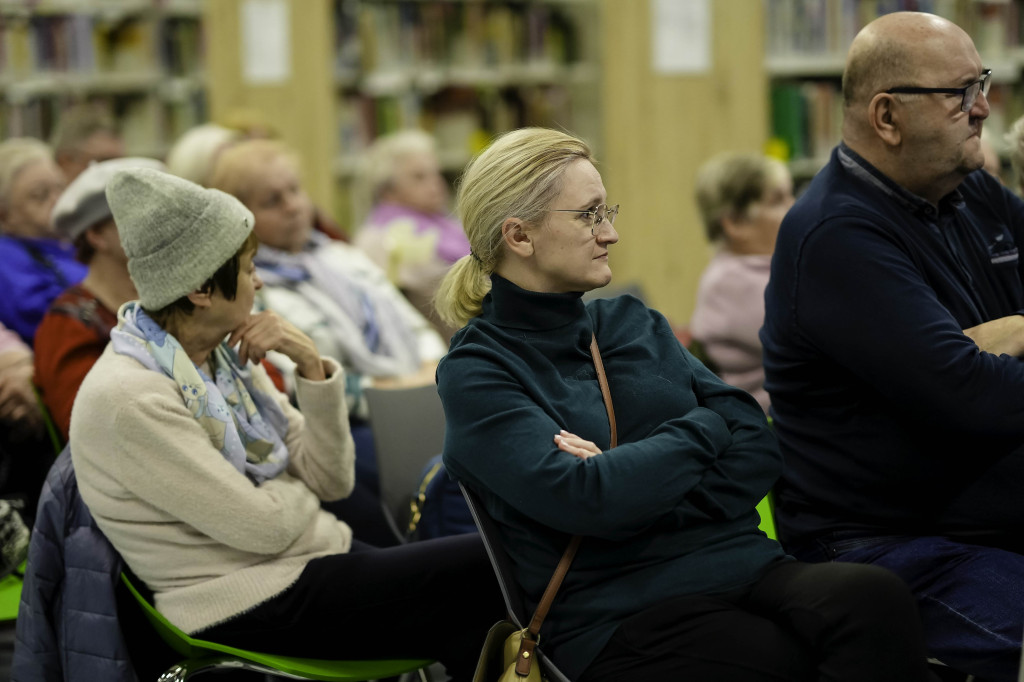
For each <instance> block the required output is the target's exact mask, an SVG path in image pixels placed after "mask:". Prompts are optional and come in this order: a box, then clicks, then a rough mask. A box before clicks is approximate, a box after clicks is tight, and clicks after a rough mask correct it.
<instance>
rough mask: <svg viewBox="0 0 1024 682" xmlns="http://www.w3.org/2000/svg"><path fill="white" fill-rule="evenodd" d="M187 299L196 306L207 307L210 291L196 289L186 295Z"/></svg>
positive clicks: (208, 305) (209, 302)
mask: <svg viewBox="0 0 1024 682" xmlns="http://www.w3.org/2000/svg"><path fill="white" fill-rule="evenodd" d="M188 300H189V301H191V302H192V305H194V306H195V307H197V308H209V307H210V304H211V301H210V292H205V291H202V290H200V289H196V290H195V291H193V292H192V293H190V294H189V295H188Z"/></svg>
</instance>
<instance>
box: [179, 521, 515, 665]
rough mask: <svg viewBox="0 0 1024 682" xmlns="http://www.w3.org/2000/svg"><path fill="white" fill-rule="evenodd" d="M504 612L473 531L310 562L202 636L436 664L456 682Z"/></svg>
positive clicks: (269, 647) (291, 651) (277, 648)
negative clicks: (286, 583) (292, 579)
mask: <svg viewBox="0 0 1024 682" xmlns="http://www.w3.org/2000/svg"><path fill="white" fill-rule="evenodd" d="M504 613H505V609H504V605H503V602H502V599H501V593H500V592H499V590H498V584H497V581H496V580H495V579H494V573H493V571H492V570H491V566H490V563H489V561H488V559H487V554H486V552H485V551H484V547H483V543H482V542H481V540H480V537H479V536H478V535H477V534H475V533H472V534H467V535H458V536H453V537H447V538H440V539H437V540H424V541H422V542H414V543H410V544H407V545H399V546H397V547H386V548H375V547H369V546H367V545H363V544H360V543H357V544H356V546H354V547H353V550H352V551H351V552H349V553H348V554H335V555H331V556H326V557H321V558H319V559H314V560H313V561H311V562H310V563H309V565H307V566H306V568H305V570H303V572H302V575H301V576H300V577H299V580H298V581H297V582H296V583H295V584H294V585H292V586H291V587H290V588H288V589H287V590H285V591H284V592H282V593H281V594H279V595H277V596H276V597H274V598H273V599H271V600H269V601H267V602H264V603H263V604H260V605H259V606H257V607H256V608H255V609H253V610H252V611H249V612H247V613H244V614H241V615H239V616H236V617H235V618H232V619H231V620H229V621H227V622H225V623H221V624H219V625H216V626H214V627H212V628H208V629H207V630H204V631H203V632H201V633H197V636H199V637H202V638H203V639H209V640H212V641H215V642H220V643H223V644H228V645H231V646H236V647H240V648H246V649H254V650H256V651H264V652H266V653H276V654H283V655H289V656H303V657H308V658H333V659H346V658H348V659H374V658H430V659H437V660H439V661H440V662H441V663H443V664H444V665H445V667H446V668H447V670H448V673H449V675H451V677H452V679H453V680H469V679H471V678H472V675H473V670H474V668H475V666H476V661H477V658H478V657H479V655H480V647H481V646H482V645H483V641H484V637H485V636H486V635H487V630H488V628H489V627H490V626H491V625H493V624H494V622H495V621H497V620H500V619H501V618H502V617H503V616H504Z"/></svg>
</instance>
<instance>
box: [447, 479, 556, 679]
mask: <svg viewBox="0 0 1024 682" xmlns="http://www.w3.org/2000/svg"><path fill="white" fill-rule="evenodd" d="M459 488H461V489H462V495H463V496H464V497H465V498H466V503H467V504H468V505H469V511H470V513H472V514H473V520H474V521H476V527H477V529H478V530H479V531H480V537H481V538H482V539H483V541H484V549H486V550H487V556H488V557H489V558H490V560H491V568H493V569H494V575H495V576H497V578H498V586H499V587H501V595H502V597H504V598H505V608H506V609H507V610H508V616H509V620H511V621H512V622H514V623H515V624H516V626H517V627H520V628H524V627H526V625H525V624H526V623H527V622H528V621H529V619H530V617H531V615H532V614H529V613H527V612H526V598H525V596H524V595H523V591H522V589H521V588H520V587H519V583H517V582H516V579H515V574H514V573H513V571H512V559H510V558H509V556H508V554H507V553H506V552H505V548H504V547H502V546H501V536H500V535H499V534H498V524H497V523H495V521H494V519H493V518H491V515H490V514H488V513H487V510H486V509H485V508H484V505H483V502H482V501H481V500H480V498H479V497H477V494H476V493H474V492H473V491H472V490H470V489H469V488H467V487H466V486H465V485H464V484H463V483H462V481H459ZM551 570H552V571H554V568H552V569H551ZM541 633H542V634H543V628H542V629H541ZM537 654H538V659H537V660H539V661H540V663H541V669H542V670H543V671H544V677H546V678H547V679H548V680H551V681H552V682H569V679H568V678H567V677H566V676H565V675H563V674H562V672H561V671H560V670H559V669H558V668H557V667H555V664H554V663H552V662H551V660H550V659H549V658H547V657H546V656H545V655H544V652H543V651H541V650H540V648H538V649H537Z"/></svg>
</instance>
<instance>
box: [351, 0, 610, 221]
mask: <svg viewBox="0 0 1024 682" xmlns="http://www.w3.org/2000/svg"><path fill="white" fill-rule="evenodd" d="M600 7H601V3H600V1H599V0H525V1H524V0H489V1H488V2H481V1H479V0H334V2H333V11H334V36H335V40H334V45H335V55H334V84H335V93H336V96H335V103H336V107H335V115H336V117H337V130H338V148H337V155H336V156H335V157H334V161H333V163H332V171H333V174H334V177H335V179H336V180H337V182H338V184H339V189H340V191H338V192H337V193H336V197H337V198H338V201H337V208H338V210H337V214H338V215H339V217H341V218H342V220H343V222H349V221H348V220H347V216H350V215H352V207H351V205H350V204H349V192H348V191H347V189H348V188H349V187H351V181H352V179H353V176H354V173H355V172H356V168H357V164H358V159H359V157H360V154H361V153H362V152H363V151H364V150H365V149H366V148H367V146H368V145H369V144H370V143H371V142H372V141H373V140H374V139H375V138H376V137H378V136H380V135H382V134H385V133H388V132H392V131H394V130H398V129H401V128H408V127H422V128H424V129H426V130H428V131H430V132H432V133H433V135H434V136H435V138H436V139H437V142H438V147H439V152H440V160H441V164H442V168H443V170H444V171H445V172H446V174H447V175H448V176H449V177H450V178H452V179H453V178H454V177H455V176H457V174H458V173H459V172H460V171H461V169H462V168H463V167H464V166H465V164H466V163H467V162H468V161H469V160H470V158H471V157H472V155H473V154H474V153H476V152H478V151H479V150H480V149H482V148H483V146H485V145H486V143H487V141H488V140H489V139H490V138H491V137H492V136H493V135H495V134H497V133H500V132H503V131H505V130H510V129H512V128H517V127H520V126H524V125H543V126H550V127H560V128H565V129H567V130H571V131H573V132H574V133H576V134H578V135H580V136H582V137H583V138H585V139H586V140H587V141H588V142H590V143H591V144H593V145H594V146H595V147H597V146H598V143H599V141H600V116H599V114H598V110H599V102H600V98H599V88H600V84H601V69H600V64H599V53H598V45H599V42H600V41H599V36H598V31H599V30H600V22H599V18H600Z"/></svg>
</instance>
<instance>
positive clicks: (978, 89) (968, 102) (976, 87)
mask: <svg viewBox="0 0 1024 682" xmlns="http://www.w3.org/2000/svg"><path fill="white" fill-rule="evenodd" d="M991 77H992V69H985V70H984V71H982V72H981V78H979V79H978V80H976V81H974V82H973V83H969V84H968V85H965V86H964V87H962V88H911V87H905V88H904V87H899V88H889V89H888V90H886V91H885V93H886V94H887V95H931V94H942V95H960V96H962V97H963V99H962V100H961V101H960V111H963V112H965V113H966V112H968V111H970V110H971V107H973V106H974V103H975V102H977V101H978V95H985V96H986V97H987V96H988V90H989V87H990V86H991V85H992V80H991ZM972 90H973V91H974V92H973V93H972V92H971V91H972ZM968 95H970V97H968Z"/></svg>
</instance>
